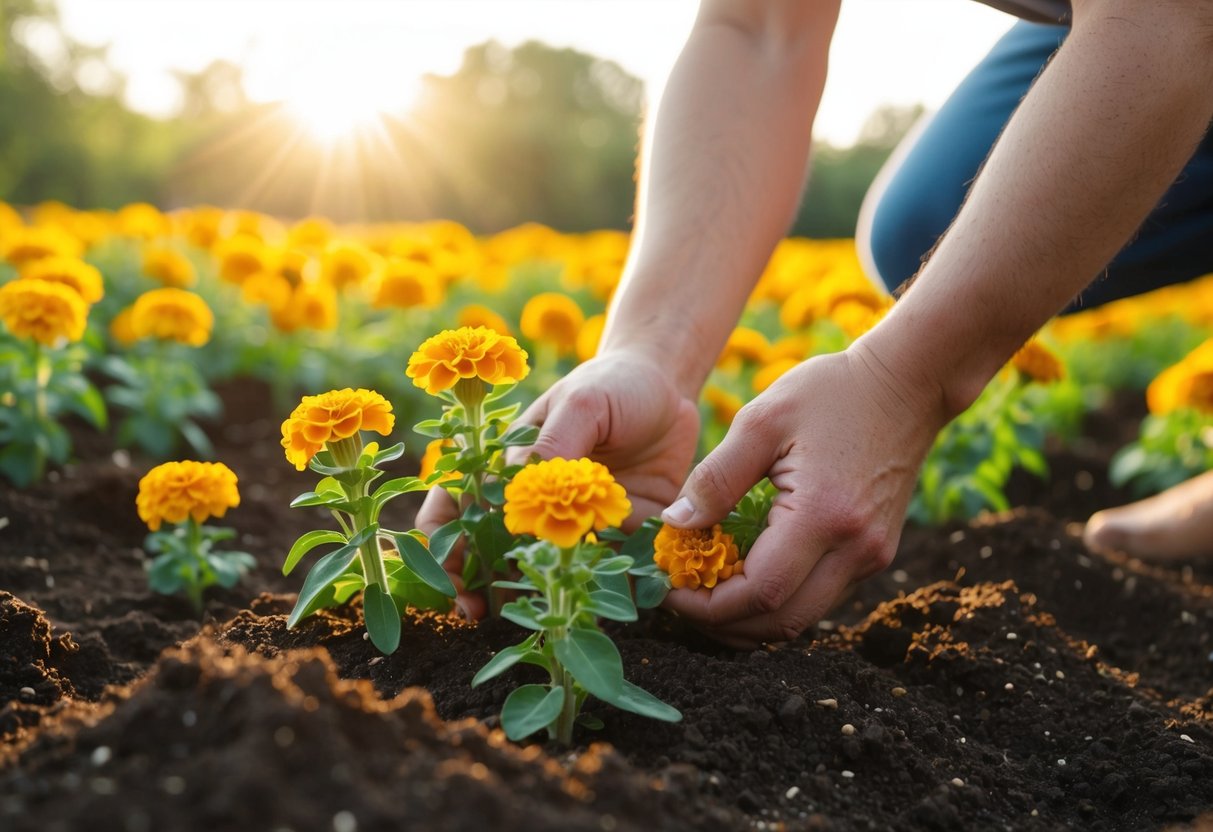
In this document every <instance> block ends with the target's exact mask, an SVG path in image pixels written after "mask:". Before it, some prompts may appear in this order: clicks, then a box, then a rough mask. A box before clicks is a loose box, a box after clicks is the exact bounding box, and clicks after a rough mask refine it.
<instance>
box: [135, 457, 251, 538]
mask: <svg viewBox="0 0 1213 832" xmlns="http://www.w3.org/2000/svg"><path fill="white" fill-rule="evenodd" d="M238 505H240V492H239V491H238V490H237V489H236V475H235V473H233V472H232V469H230V468H228V467H227V466H226V465H224V464H223V463H222V462H194V461H193V460H184V461H182V462H166V463H164V464H163V465H157V466H156V467H155V468H153V469H152V470H150V471H148V472H147V473H146V474H144V476H143V479H141V480H139V495H138V496H137V497H136V498H135V507H136V508H137V509H138V511H139V519H140V520H142V521H143V522H144V523H146V524H147V527H148V528H149V529H151V530H152V531H159V530H160V524H161V523H183V522H185V520H186V519H187V518H190V517H192V518H194V521H195V522H198V523H205V522H206V521H207V519H208V518H211V517H222V516H223V515H224V514H226V513H227V510H228V509H229V508H235V507H236V506H238Z"/></svg>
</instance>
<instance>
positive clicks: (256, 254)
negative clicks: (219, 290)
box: [215, 234, 274, 283]
mask: <svg viewBox="0 0 1213 832" xmlns="http://www.w3.org/2000/svg"><path fill="white" fill-rule="evenodd" d="M215 260H216V262H217V263H218V264H219V276H220V277H221V278H223V279H224V280H226V281H227V282H228V283H243V282H244V281H245V279H247V278H248V276H249V275H252V274H256V273H257V272H262V271H267V270H269V269H272V268H273V266H274V255H273V252H272V251H271V250H270V249H268V248H266V246H265V244H264V243H262V242H261V241H260V240H258V239H257V238H255V237H251V236H249V235H248V234H237V235H236V236H234V237H228V238H227V239H225V240H223V241H222V242H220V243H219V244H218V245H216V246H215Z"/></svg>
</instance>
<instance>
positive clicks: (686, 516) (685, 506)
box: [661, 497, 695, 524]
mask: <svg viewBox="0 0 1213 832" xmlns="http://www.w3.org/2000/svg"><path fill="white" fill-rule="evenodd" d="M694 516H695V506H693V505H691V501H690V500H688V499H687V498H686V497H679V498H678V499H677V500H675V501H674V505H672V506H670V507H669V508H667V509H666V510H665V511H663V512H661V519H662V520H665V521H666V522H667V523H674V524H678V523H689V522H691V518H692V517H694Z"/></svg>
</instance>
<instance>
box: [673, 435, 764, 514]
mask: <svg viewBox="0 0 1213 832" xmlns="http://www.w3.org/2000/svg"><path fill="white" fill-rule="evenodd" d="M774 461H775V458H774V456H773V454H772V452H771V450H770V448H769V447H766V446H764V445H763V444H761V443H759V442H757V441H755V438H754V437H753V436H742V435H741V433H740V432H739V431H737V430H736V429H735V430H733V431H731V432H730V433H729V434H728V435H727V436H725V438H724V441H723V442H721V443H720V444H719V445H718V446H716V449H715V450H713V451H712V452H711V453H710V454H708V455H707V456H706V457H704V459H703V461H702V462H700V463H699V464H698V465H696V466H695V468H694V470H692V471H691V475H690V476H689V477H687V481H686V483H685V484H683V486H682V493H681V494H679V495H678V499H677V500H675V501H674V502H673V504H672V505H670V507H669V508H667V509H666V510H665V511H664V512H662V514H661V519H662V520H663V521H665V522H666V523H669V524H670V525H671V526H676V527H678V528H684V529H703V528H707V527H708V526H711V525H713V524H714V523H719V522H720V521H721V520H723V519H724V518H725V517H726V516H728V513H729V512H730V511H732V510H733V509H734V508H735V507H736V505H737V503H738V502H739V501H740V500H741V498H742V497H744V496H745V494H746V492H747V491H749V490H750V488H751V487H752V486H753V485H754V483H756V482H758V481H759V480H760V479H762V478H763V477H764V476H766V474H767V471H768V470H770V467H771V464H772V463H773V462H774Z"/></svg>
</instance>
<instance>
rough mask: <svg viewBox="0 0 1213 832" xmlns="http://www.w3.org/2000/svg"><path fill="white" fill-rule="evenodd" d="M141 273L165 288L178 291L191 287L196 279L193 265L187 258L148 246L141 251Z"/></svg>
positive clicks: (170, 250) (159, 247)
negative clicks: (170, 287)
mask: <svg viewBox="0 0 1213 832" xmlns="http://www.w3.org/2000/svg"><path fill="white" fill-rule="evenodd" d="M143 273H144V274H145V275H147V276H148V277H151V278H154V279H156V280H159V281H160V282H161V283H163V284H164V285H165V286H174V287H176V288H178V289H184V288H186V287H187V286H193V285H194V280H195V279H196V275H195V273H194V264H193V263H191V262H190V260H189V258H188V257H186V256H185V255H184V254H182V253H181V252H179V251H177V250H176V249H172V248H167V247H165V246H148V247H147V248H146V249H144V250H143Z"/></svg>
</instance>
